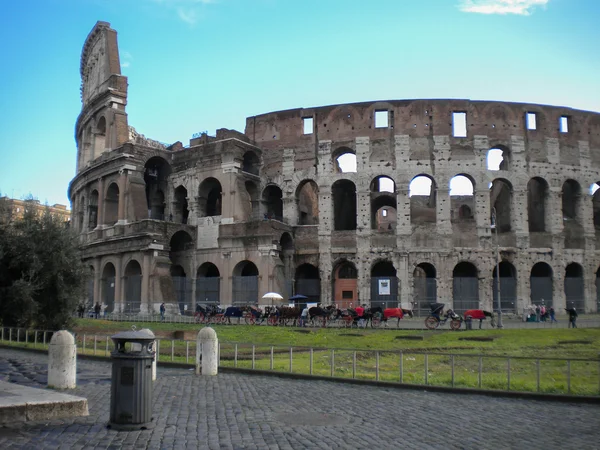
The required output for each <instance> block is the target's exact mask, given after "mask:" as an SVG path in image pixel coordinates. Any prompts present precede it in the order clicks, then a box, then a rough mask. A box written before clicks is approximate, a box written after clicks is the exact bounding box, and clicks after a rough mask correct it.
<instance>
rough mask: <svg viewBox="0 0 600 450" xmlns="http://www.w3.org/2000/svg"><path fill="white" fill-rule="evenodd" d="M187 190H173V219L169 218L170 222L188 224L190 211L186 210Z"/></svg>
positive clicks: (179, 187)
mask: <svg viewBox="0 0 600 450" xmlns="http://www.w3.org/2000/svg"><path fill="white" fill-rule="evenodd" d="M187 196H188V193H187V189H186V188H184V187H183V186H178V187H177V189H175V201H174V202H173V217H169V221H170V222H177V223H188V217H189V215H190V210H189V209H188V200H187Z"/></svg>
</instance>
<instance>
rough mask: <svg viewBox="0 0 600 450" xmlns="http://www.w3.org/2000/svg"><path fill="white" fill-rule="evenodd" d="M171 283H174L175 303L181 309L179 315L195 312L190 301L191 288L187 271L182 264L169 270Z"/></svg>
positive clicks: (172, 266)
mask: <svg viewBox="0 0 600 450" xmlns="http://www.w3.org/2000/svg"><path fill="white" fill-rule="evenodd" d="M169 273H170V274H171V281H172V282H173V291H174V292H173V294H174V298H173V301H174V302H175V303H176V304H177V306H178V307H179V313H180V314H185V313H186V311H190V313H191V312H192V311H193V308H192V305H191V302H190V301H189V300H190V294H191V289H190V288H191V286H190V283H189V279H188V277H187V274H186V273H185V269H184V268H183V266H181V265H180V264H173V265H171V267H170V268H169Z"/></svg>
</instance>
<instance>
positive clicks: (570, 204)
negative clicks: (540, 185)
mask: <svg viewBox="0 0 600 450" xmlns="http://www.w3.org/2000/svg"><path fill="white" fill-rule="evenodd" d="M562 212H563V227H564V235H565V248H580V249H582V248H585V238H584V231H583V226H582V225H581V186H580V185H579V183H578V182H577V181H575V180H567V181H565V182H564V184H563V187H562Z"/></svg>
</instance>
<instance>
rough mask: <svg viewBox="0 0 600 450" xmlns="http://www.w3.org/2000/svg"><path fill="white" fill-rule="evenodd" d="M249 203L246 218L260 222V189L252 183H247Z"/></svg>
mask: <svg viewBox="0 0 600 450" xmlns="http://www.w3.org/2000/svg"><path fill="white" fill-rule="evenodd" d="M245 187H246V193H247V195H248V197H247V198H248V203H247V205H246V217H248V218H249V219H250V220H258V219H259V216H260V206H259V201H258V188H257V187H256V184H255V183H253V182H252V181H246V183H245Z"/></svg>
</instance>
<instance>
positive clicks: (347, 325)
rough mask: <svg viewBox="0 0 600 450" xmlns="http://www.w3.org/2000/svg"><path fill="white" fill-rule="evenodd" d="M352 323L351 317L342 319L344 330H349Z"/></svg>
mask: <svg viewBox="0 0 600 450" xmlns="http://www.w3.org/2000/svg"><path fill="white" fill-rule="evenodd" d="M352 322H354V319H353V318H352V316H346V317H344V326H345V327H346V328H350V327H351V326H352Z"/></svg>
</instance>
